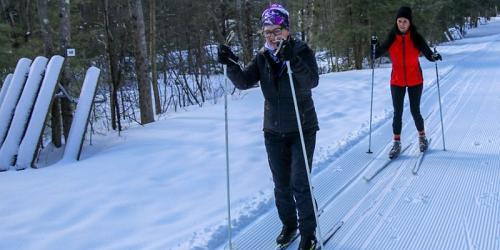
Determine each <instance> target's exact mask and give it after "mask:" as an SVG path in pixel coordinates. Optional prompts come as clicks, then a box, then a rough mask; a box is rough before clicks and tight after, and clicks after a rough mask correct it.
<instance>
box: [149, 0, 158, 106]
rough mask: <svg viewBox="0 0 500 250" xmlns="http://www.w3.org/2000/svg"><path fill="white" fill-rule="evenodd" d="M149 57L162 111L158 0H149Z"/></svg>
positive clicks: (156, 98)
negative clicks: (159, 84) (159, 87)
mask: <svg viewBox="0 0 500 250" xmlns="http://www.w3.org/2000/svg"><path fill="white" fill-rule="evenodd" d="M149 58H150V60H151V79H152V83H153V85H152V87H153V94H154V98H155V109H156V113H157V114H160V113H161V103H160V91H159V90H158V72H157V69H156V68H157V67H156V60H157V56H156V0H149Z"/></svg>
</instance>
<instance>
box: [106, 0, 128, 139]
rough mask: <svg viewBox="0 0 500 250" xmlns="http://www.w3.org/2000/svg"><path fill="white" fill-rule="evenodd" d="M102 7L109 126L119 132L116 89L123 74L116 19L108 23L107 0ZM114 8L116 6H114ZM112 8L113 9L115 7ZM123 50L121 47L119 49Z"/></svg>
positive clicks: (108, 8)
mask: <svg viewBox="0 0 500 250" xmlns="http://www.w3.org/2000/svg"><path fill="white" fill-rule="evenodd" d="M103 7H104V8H103V9H104V15H103V16H104V29H105V31H106V32H105V34H106V43H105V47H106V53H107V54H108V60H109V69H110V75H111V84H110V88H111V94H110V100H109V105H110V109H111V127H112V128H113V130H116V129H118V131H119V132H120V131H121V130H122V126H121V121H120V105H118V89H119V88H120V86H121V84H122V80H123V77H122V76H123V74H122V70H123V69H122V67H121V65H120V58H119V56H120V55H119V52H118V51H117V50H118V49H117V48H116V47H117V44H116V43H118V41H117V40H116V39H115V35H116V34H117V32H116V27H117V25H116V21H115V25H110V19H111V20H113V16H112V15H111V13H110V12H111V9H110V7H109V0H104V1H103ZM115 8H116V6H115ZM115 8H114V9H115ZM112 29H114V30H115V32H113V30H112ZM123 42H125V41H123V40H122V44H123ZM121 51H123V49H122V50H121Z"/></svg>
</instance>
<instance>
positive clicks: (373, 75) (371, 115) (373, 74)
mask: <svg viewBox="0 0 500 250" xmlns="http://www.w3.org/2000/svg"><path fill="white" fill-rule="evenodd" d="M376 40H377V37H376V36H372V55H371V56H372V94H371V98H370V133H369V137H368V138H369V139H368V151H367V152H366V153H368V154H371V153H373V152H372V150H371V148H372V117H373V85H374V81H375V48H376V46H377V44H376V43H374V42H373V41H376Z"/></svg>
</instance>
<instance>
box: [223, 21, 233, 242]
mask: <svg viewBox="0 0 500 250" xmlns="http://www.w3.org/2000/svg"><path fill="white" fill-rule="evenodd" d="M233 37H234V32H233V31H231V32H229V35H228V36H227V38H226V41H225V43H226V44H229V42H231V40H232V39H233ZM222 68H223V70H224V123H225V127H224V130H225V134H226V136H225V142H226V189H227V190H226V194H227V235H228V239H229V249H230V250H232V249H233V243H232V227H231V188H230V187H231V182H230V178H229V174H230V173H229V128H228V123H229V122H228V115H227V89H228V87H227V65H226V64H223V65H222Z"/></svg>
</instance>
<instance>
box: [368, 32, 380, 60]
mask: <svg viewBox="0 0 500 250" xmlns="http://www.w3.org/2000/svg"><path fill="white" fill-rule="evenodd" d="M377 45H378V39H377V36H372V39H371V40H370V58H371V59H372V60H375V58H374V57H375V50H376V49H377Z"/></svg>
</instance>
